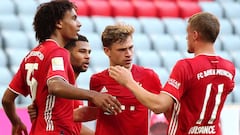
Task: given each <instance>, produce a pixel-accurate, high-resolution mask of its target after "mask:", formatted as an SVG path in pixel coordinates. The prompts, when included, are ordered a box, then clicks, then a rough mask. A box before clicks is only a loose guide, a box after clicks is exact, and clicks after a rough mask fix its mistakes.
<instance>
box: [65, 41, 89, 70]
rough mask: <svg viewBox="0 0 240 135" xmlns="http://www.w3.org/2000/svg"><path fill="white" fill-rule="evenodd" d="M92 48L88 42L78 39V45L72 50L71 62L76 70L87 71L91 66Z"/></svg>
mask: <svg viewBox="0 0 240 135" xmlns="http://www.w3.org/2000/svg"><path fill="white" fill-rule="evenodd" d="M90 53H91V49H90V46H89V43H88V42H85V41H76V46H75V47H74V48H72V49H71V50H70V54H71V57H70V58H71V64H72V67H73V69H74V71H75V72H77V73H80V72H85V71H87V69H88V66H89V60H90Z"/></svg>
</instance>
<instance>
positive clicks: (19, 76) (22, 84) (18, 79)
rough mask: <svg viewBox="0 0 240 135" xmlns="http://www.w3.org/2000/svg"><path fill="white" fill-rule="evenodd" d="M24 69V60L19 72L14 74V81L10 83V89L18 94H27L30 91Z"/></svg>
mask: <svg viewBox="0 0 240 135" xmlns="http://www.w3.org/2000/svg"><path fill="white" fill-rule="evenodd" d="M24 71H25V69H24V62H22V63H21V65H20V67H19V69H18V71H17V73H16V74H15V75H14V77H13V79H12V81H11V82H10V84H9V89H11V90H12V91H13V92H15V93H16V94H22V95H24V96H27V95H28V94H29V93H30V92H29V90H28V88H27V84H26V79H25V78H24Z"/></svg>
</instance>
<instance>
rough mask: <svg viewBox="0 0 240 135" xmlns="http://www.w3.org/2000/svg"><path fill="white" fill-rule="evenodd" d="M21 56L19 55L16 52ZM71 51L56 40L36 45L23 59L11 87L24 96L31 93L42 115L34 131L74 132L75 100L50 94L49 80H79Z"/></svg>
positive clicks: (38, 132) (43, 132)
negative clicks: (57, 78)
mask: <svg viewBox="0 0 240 135" xmlns="http://www.w3.org/2000/svg"><path fill="white" fill-rule="evenodd" d="M16 57H17V56H16ZM69 60H70V59H69V53H68V51H67V50H66V49H64V48H61V47H59V45H57V43H56V42H55V41H53V40H47V41H45V42H43V43H42V44H40V45H38V46H37V47H36V48H34V49H33V50H32V51H31V52H30V53H29V54H28V55H27V56H26V57H25V58H24V60H23V61H22V63H21V65H20V68H19V70H18V72H17V73H16V75H15V76H14V78H13V80H12V81H11V83H10V85H9V88H10V89H11V90H12V91H14V92H16V93H20V94H23V95H24V96H26V95H28V94H30V95H31V97H32V99H33V100H34V102H35V104H36V105H37V109H38V116H37V118H36V121H35V122H34V123H33V125H32V129H31V132H30V134H34V135H36V134H58V135H59V134H60V133H63V134H64V135H68V134H72V132H73V124H74V122H73V109H74V104H73V100H69V99H64V98H60V97H56V96H53V95H50V94H49V93H48V89H47V81H48V80H49V79H50V78H52V77H56V76H58V77H61V78H63V79H64V80H66V81H67V82H69V83H70V84H75V79H74V72H73V69H72V66H71V64H70V61H69Z"/></svg>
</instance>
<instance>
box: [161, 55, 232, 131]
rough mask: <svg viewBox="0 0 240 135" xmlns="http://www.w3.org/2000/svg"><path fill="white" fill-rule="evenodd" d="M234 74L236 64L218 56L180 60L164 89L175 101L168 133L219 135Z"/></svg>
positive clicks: (202, 56)
mask: <svg viewBox="0 0 240 135" xmlns="http://www.w3.org/2000/svg"><path fill="white" fill-rule="evenodd" d="M234 76H235V67H234V65H233V63H232V62H230V61H228V60H225V59H223V58H221V57H219V56H208V55H198V56H196V57H194V58H190V59H183V60H180V61H178V62H177V63H176V65H175V67H174V68H173V70H172V73H171V75H170V78H169V80H168V81H167V83H166V85H165V86H164V90H163V91H164V92H166V93H168V94H170V95H171V96H172V97H173V98H174V99H175V100H176V103H175V104H174V107H173V110H172V111H173V112H172V114H171V121H170V123H169V124H170V125H169V129H168V134H169V135H194V134H196V135H211V134H212V135H213V134H214V135H220V134H221V129H220V126H219V119H220V113H221V110H222V107H223V105H224V102H225V100H226V97H227V95H228V94H229V93H230V92H231V91H232V90H233V88H234Z"/></svg>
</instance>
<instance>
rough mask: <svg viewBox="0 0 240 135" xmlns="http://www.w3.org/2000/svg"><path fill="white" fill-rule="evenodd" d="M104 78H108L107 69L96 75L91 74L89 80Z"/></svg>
mask: <svg viewBox="0 0 240 135" xmlns="http://www.w3.org/2000/svg"><path fill="white" fill-rule="evenodd" d="M106 76H109V74H108V69H104V70H102V71H100V72H96V73H94V74H92V76H91V78H104V77H106Z"/></svg>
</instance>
